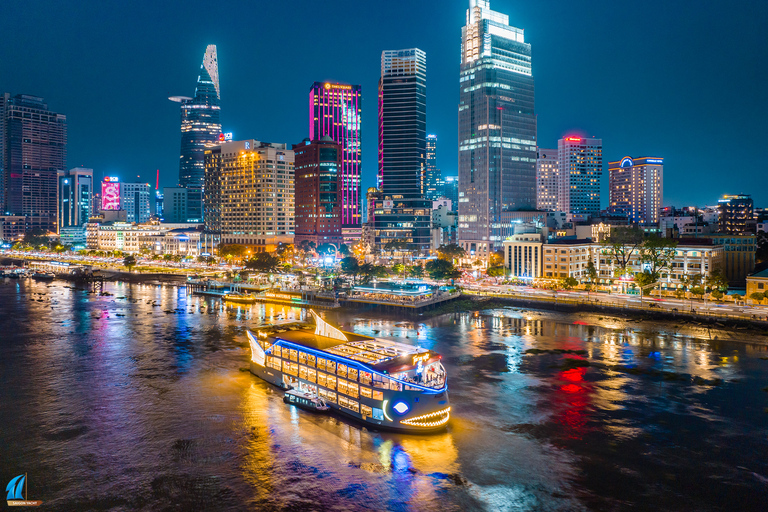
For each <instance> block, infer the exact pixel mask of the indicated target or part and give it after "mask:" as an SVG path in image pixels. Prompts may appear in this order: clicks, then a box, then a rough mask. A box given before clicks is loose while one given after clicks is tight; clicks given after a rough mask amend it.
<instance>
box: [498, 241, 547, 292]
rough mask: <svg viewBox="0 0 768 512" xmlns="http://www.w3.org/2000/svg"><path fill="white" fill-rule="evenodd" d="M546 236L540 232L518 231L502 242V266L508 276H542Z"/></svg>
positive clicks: (524, 277)
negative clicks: (543, 247)
mask: <svg viewBox="0 0 768 512" xmlns="http://www.w3.org/2000/svg"><path fill="white" fill-rule="evenodd" d="M545 242H546V238H545V237H544V235H543V234H542V233H539V232H533V233H519V234H516V235H512V236H511V237H509V238H507V239H506V240H504V242H502V246H503V252H504V267H505V268H506V269H507V271H508V272H509V276H510V277H513V278H517V279H530V280H532V279H539V278H540V277H542V267H543V260H544V254H543V253H544V251H543V250H542V246H543V245H544V243H545Z"/></svg>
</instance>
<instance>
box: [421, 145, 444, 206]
mask: <svg viewBox="0 0 768 512" xmlns="http://www.w3.org/2000/svg"><path fill="white" fill-rule="evenodd" d="M425 165H426V171H425V176H424V183H425V192H424V197H426V198H427V199H429V200H430V201H434V200H435V199H437V198H438V197H440V196H441V195H443V190H442V188H443V178H442V176H441V174H440V169H438V168H437V135H427V156H426V159H425Z"/></svg>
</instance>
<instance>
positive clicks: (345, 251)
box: [339, 244, 352, 258]
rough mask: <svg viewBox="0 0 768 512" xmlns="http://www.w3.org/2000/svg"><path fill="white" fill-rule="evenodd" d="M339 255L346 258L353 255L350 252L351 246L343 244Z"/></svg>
mask: <svg viewBox="0 0 768 512" xmlns="http://www.w3.org/2000/svg"><path fill="white" fill-rule="evenodd" d="M339 254H341V255H342V257H344V258H346V257H347V256H351V255H352V251H350V250H349V246H348V245H347V244H341V245H340V246H339Z"/></svg>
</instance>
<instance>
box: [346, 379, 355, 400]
mask: <svg viewBox="0 0 768 512" xmlns="http://www.w3.org/2000/svg"><path fill="white" fill-rule="evenodd" d="M347 394H348V395H349V396H354V397H355V398H357V384H353V383H351V382H347Z"/></svg>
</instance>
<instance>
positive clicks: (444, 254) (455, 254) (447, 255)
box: [437, 244, 467, 262]
mask: <svg viewBox="0 0 768 512" xmlns="http://www.w3.org/2000/svg"><path fill="white" fill-rule="evenodd" d="M466 254H467V251H465V250H464V248H462V247H461V246H460V245H458V244H448V245H441V246H440V247H438V248H437V255H438V257H439V258H440V259H443V260H448V261H450V262H453V261H454V260H456V259H457V258H463V257H464V256H465V255H466Z"/></svg>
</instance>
